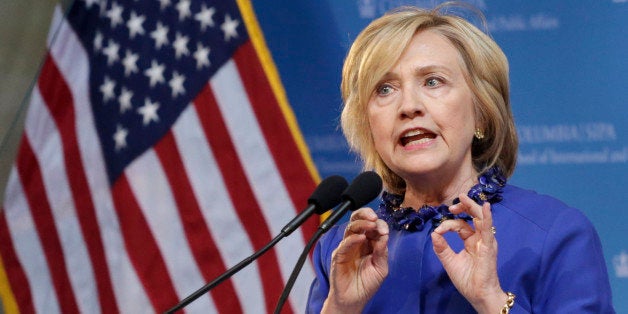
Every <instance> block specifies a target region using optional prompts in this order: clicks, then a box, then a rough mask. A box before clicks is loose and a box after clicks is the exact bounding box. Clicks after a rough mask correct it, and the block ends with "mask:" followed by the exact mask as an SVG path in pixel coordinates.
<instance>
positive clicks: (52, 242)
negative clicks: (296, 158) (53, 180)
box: [16, 136, 79, 313]
mask: <svg viewBox="0 0 628 314" xmlns="http://www.w3.org/2000/svg"><path fill="white" fill-rule="evenodd" d="M16 163H17V171H18V173H19V176H20V181H21V182H23V183H22V184H23V188H24V194H25V195H26V200H27V202H28V206H29V207H30V209H31V215H32V216H33V221H34V223H35V227H36V228H37V233H38V234H39V240H40V241H41V244H42V247H43V250H44V255H46V261H47V263H48V270H49V272H50V275H51V277H52V283H53V286H54V288H55V293H56V295H57V299H58V300H59V306H60V308H61V312H63V313H78V312H79V310H78V306H77V304H76V300H75V299H74V293H73V289H72V285H71V284H70V279H69V277H68V272H67V268H66V263H65V257H64V255H63V249H62V248H61V240H60V239H59V235H58V234H57V230H56V227H55V219H54V215H53V214H52V209H51V208H50V204H49V203H48V196H47V195H46V187H45V185H44V180H43V177H42V173H41V168H40V166H39V162H38V161H37V159H36V158H35V154H34V152H33V150H32V148H31V145H30V143H29V141H28V139H27V137H26V136H23V137H22V141H21V142H20V149H19V153H18V157H17V161H16Z"/></svg>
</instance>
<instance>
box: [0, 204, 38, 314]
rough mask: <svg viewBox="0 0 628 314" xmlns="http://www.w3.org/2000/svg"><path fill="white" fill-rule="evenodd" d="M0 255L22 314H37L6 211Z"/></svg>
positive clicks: (2, 218) (0, 234) (0, 222)
mask: <svg viewBox="0 0 628 314" xmlns="http://www.w3.org/2000/svg"><path fill="white" fill-rule="evenodd" d="M0 253H1V254H2V263H3V264H4V269H5V270H6V273H7V277H8V279H9V282H10V284H11V287H12V289H11V290H12V291H13V294H14V296H15V302H17V306H18V308H19V309H20V311H21V312H22V313H35V305H34V304H33V296H32V295H31V288H30V285H29V283H28V279H27V278H26V274H25V273H24V269H22V265H21V264H20V261H19V259H18V258H17V254H16V253H15V248H14V247H13V241H11V235H10V234H9V226H8V225H7V221H6V212H5V211H4V210H3V214H2V215H0Z"/></svg>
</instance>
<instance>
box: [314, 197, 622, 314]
mask: <svg viewBox="0 0 628 314" xmlns="http://www.w3.org/2000/svg"><path fill="white" fill-rule="evenodd" d="M502 195H503V200H502V201H501V202H499V203H496V204H492V213H493V223H494V226H495V227H496V229H497V234H496V235H495V236H496V239H497V243H498V255H497V271H498V275H499V280H500V284H501V286H502V289H504V290H505V291H511V292H513V293H514V294H515V295H516V296H517V297H516V299H515V306H514V307H513V309H512V310H511V313H615V311H614V309H613V305H612V297H611V289H610V284H609V279H608V273H607V270H606V263H605V261H604V256H603V254H602V246H601V243H600V239H599V237H598V235H597V232H596V231H595V229H594V227H593V225H592V224H591V222H590V221H589V220H588V219H587V218H586V217H585V216H584V215H583V214H582V213H581V212H580V211H578V210H577V209H574V208H571V207H568V206H567V205H565V204H564V203H562V202H560V201H558V200H556V199H555V198H552V197H549V196H545V195H539V194H537V193H535V192H533V191H528V190H524V189H521V188H518V187H515V186H512V185H506V186H505V187H504V190H503V194H502ZM345 226H346V223H345V224H344V225H340V226H335V227H334V228H332V229H331V230H330V231H329V232H328V233H327V234H325V235H324V236H323V237H322V238H321V239H320V241H319V243H318V244H317V246H316V248H315V249H314V255H313V259H314V264H315V271H316V278H315V279H314V282H313V283H312V286H311V289H310V294H309V299H308V304H307V313H319V312H320V310H321V308H322V306H323V302H324V301H325V299H326V298H327V294H328V292H329V281H328V276H329V272H330V264H331V254H332V251H333V250H334V249H335V248H336V247H337V246H338V244H339V243H340V241H341V240H342V235H343V232H344V228H345ZM432 229H433V228H430V227H426V228H424V229H423V230H422V231H417V232H407V231H399V230H393V229H392V228H391V230H390V235H389V241H388V262H389V274H388V277H386V279H385V280H384V282H383V283H382V286H381V287H380V289H379V290H378V291H377V293H376V294H375V296H373V298H372V299H371V300H370V301H369V303H368V304H367V305H366V307H365V309H364V313H476V312H475V310H474V309H473V308H472V307H471V304H469V302H467V300H466V299H465V298H464V297H463V296H462V295H461V294H460V293H458V291H457V290H456V288H455V287H454V285H453V284H452V283H451V281H450V280H449V277H448V276H447V274H446V273H445V270H444V269H443V266H442V265H441V263H440V261H439V260H438V258H437V257H436V255H435V254H434V250H433V249H432V241H431V237H430V235H429V234H430V232H431V231H432ZM445 238H446V239H447V241H448V242H449V244H450V246H451V247H452V248H453V249H454V250H455V251H460V250H461V249H462V248H463V243H462V240H460V238H459V237H458V235H457V234H455V233H452V232H450V233H447V234H446V236H445Z"/></svg>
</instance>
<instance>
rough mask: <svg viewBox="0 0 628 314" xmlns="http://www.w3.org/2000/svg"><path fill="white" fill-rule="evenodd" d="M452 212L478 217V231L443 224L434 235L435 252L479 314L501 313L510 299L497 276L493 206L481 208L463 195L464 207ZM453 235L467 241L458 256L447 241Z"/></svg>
mask: <svg viewBox="0 0 628 314" xmlns="http://www.w3.org/2000/svg"><path fill="white" fill-rule="evenodd" d="M449 210H450V211H451V212H452V213H453V214H460V213H462V212H465V213H467V214H468V215H470V216H472V217H474V218H473V226H474V227H471V225H469V224H468V223H467V222H466V221H464V220H462V219H450V220H445V221H443V222H442V223H441V224H440V225H439V226H438V227H437V228H436V229H435V230H434V232H432V243H433V247H434V252H435V253H436V256H438V259H439V260H440V261H441V263H442V264H443V267H444V268H445V271H446V272H447V274H448V275H449V278H450V279H451V281H452V283H453V284H454V286H455V287H456V289H458V291H459V292H460V293H461V294H462V295H463V296H464V297H465V298H466V299H467V300H468V301H469V302H470V303H471V305H472V306H473V307H474V308H475V309H476V310H477V311H478V313H499V311H500V310H501V308H502V307H503V305H504V304H505V303H506V299H507V298H508V296H507V295H506V293H505V292H504V291H503V290H502V288H501V286H500V284H499V278H498V276H497V240H496V239H495V234H494V233H493V232H494V230H495V229H493V217H492V215H491V205H490V204H489V203H484V205H483V206H481V205H478V204H477V203H476V202H475V201H473V200H472V199H471V198H469V197H468V196H467V195H460V203H458V204H456V205H452V206H451V207H449ZM449 231H453V232H457V233H458V235H459V236H460V238H461V239H462V240H463V241H464V249H463V250H462V251H460V252H458V253H456V252H454V251H453V250H452V249H451V247H450V246H449V244H448V243H447V241H446V240H445V238H444V237H443V235H444V234H445V233H446V232H449Z"/></svg>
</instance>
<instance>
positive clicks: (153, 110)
mask: <svg viewBox="0 0 628 314" xmlns="http://www.w3.org/2000/svg"><path fill="white" fill-rule="evenodd" d="M157 109H159V103H158V102H152V101H150V99H148V97H147V98H146V99H145V100H144V106H142V107H139V108H137V113H139V114H140V115H142V123H143V124H144V125H145V126H146V125H148V124H149V123H150V122H151V121H154V122H159V116H158V115H157Z"/></svg>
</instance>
